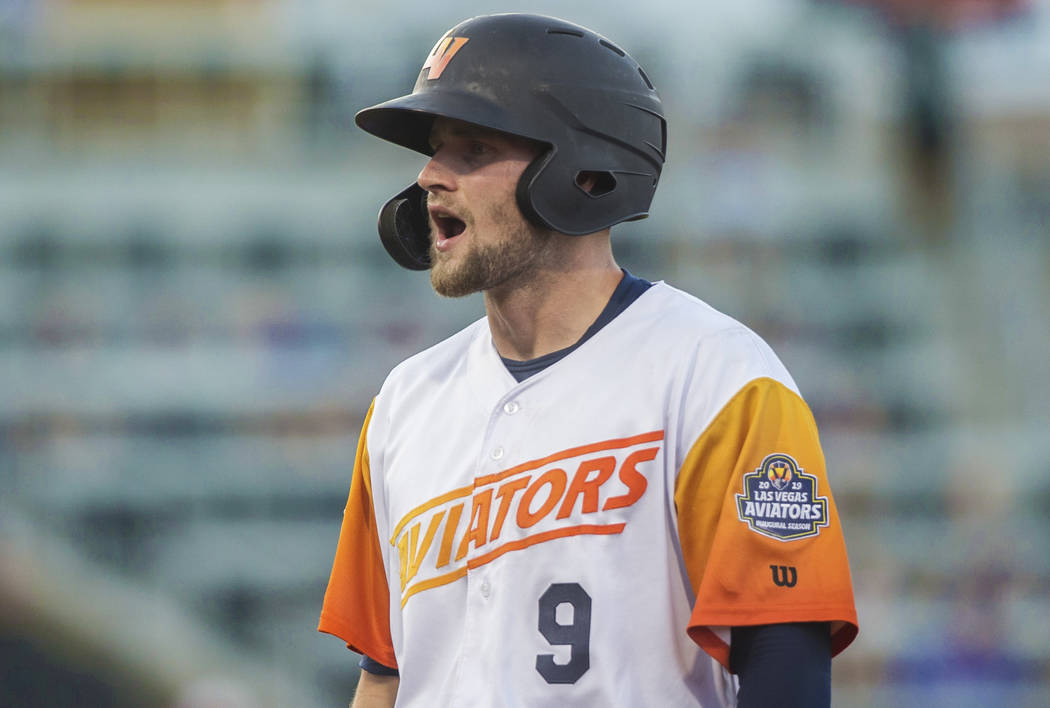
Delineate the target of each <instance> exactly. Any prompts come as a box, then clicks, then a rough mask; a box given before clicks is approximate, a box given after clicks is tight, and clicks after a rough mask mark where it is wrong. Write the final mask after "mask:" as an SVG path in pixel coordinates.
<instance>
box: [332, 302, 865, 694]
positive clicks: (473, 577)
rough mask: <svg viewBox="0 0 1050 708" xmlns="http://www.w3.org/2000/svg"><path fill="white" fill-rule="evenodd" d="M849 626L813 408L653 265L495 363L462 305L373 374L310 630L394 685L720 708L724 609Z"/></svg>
mask: <svg viewBox="0 0 1050 708" xmlns="http://www.w3.org/2000/svg"><path fill="white" fill-rule="evenodd" d="M808 621H829V622H832V627H833V637H832V650H833V652H834V653H837V652H838V651H841V649H843V648H844V647H845V646H846V645H847V644H848V643H849V642H850V641H851V640H852V639H853V637H854V636H855V635H856V632H857V619H856V611H855V609H854V605H853V591H852V587H851V583H850V577H849V568H848V561H847V557H846V548H845V544H844V542H843V539H842V533H841V528H840V525H839V520H838V515H837V512H836V509H835V504H834V500H833V499H832V496H831V492H830V490H829V489H828V483H827V478H826V476H825V470H824V459H823V455H822V453H821V450H820V445H819V441H818V439H817V432H816V427H815V424H814V422H813V418H812V416H811V414H810V412H809V410H808V408H807V406H806V404H805V403H804V402H803V400H802V399H801V398H800V397H799V394H798V392H797V390H796V387H795V384H794V382H793V381H792V379H791V377H790V376H789V375H788V373H787V371H786V370H785V369H784V367H783V365H782V364H781V363H780V361H779V360H778V359H777V358H776V356H775V355H774V354H773V352H772V351H771V350H770V349H769V347H768V346H767V345H766V344H765V343H764V342H763V341H762V340H761V339H760V338H759V337H758V336H757V335H755V334H754V333H753V332H751V331H750V330H748V329H747V328H745V327H744V326H743V325H741V324H740V323H738V322H736V321H734V320H732V319H731V318H729V317H727V316H725V315H723V314H721V313H718V312H716V311H715V310H713V309H712V308H710V307H709V306H707V305H705V304H704V303H702V302H701V301H699V300H697V299H696V298H694V297H692V296H690V295H687V294H685V293H683V292H681V291H679V290H676V289H675V288H673V287H671V286H669V285H666V284H664V283H656V284H655V285H654V286H653V287H651V288H649V290H647V291H646V292H645V293H643V294H642V295H641V296H640V297H639V298H638V299H637V300H636V301H635V302H634V303H632V304H631V305H630V306H629V307H628V308H627V309H626V310H625V311H624V312H622V313H621V314H620V315H619V316H617V317H616V318H615V319H614V320H612V322H610V323H609V324H607V325H606V326H605V327H603V328H602V329H601V330H599V331H598V332H597V333H596V334H595V335H594V336H593V337H591V338H590V339H588V340H587V341H585V342H584V343H583V344H582V345H581V346H580V347H579V348H577V349H576V350H575V351H573V352H571V353H570V354H569V355H568V356H566V357H565V358H564V359H562V360H560V361H558V362H556V363H555V364H553V365H551V366H550V367H548V368H546V369H544V370H543V371H541V372H539V373H537V374H535V375H533V376H531V377H530V378H528V379H526V380H525V381H522V382H521V383H518V382H517V381H515V379H514V378H513V377H512V376H511V375H510V373H509V372H508V371H507V369H506V367H505V366H504V364H503V363H502V361H501V360H500V357H499V354H498V353H497V351H496V350H495V348H494V347H493V344H492V339H491V335H490V332H489V329H488V326H487V321H486V320H485V319H481V320H479V321H477V322H475V323H474V324H472V325H470V326H469V327H467V328H466V329H464V330H462V331H461V332H459V333H458V334H456V335H454V336H452V337H451V338H449V339H447V340H445V341H444V342H441V343H440V344H438V345H436V346H434V347H432V348H430V349H428V350H426V351H424V352H422V353H420V354H418V355H416V356H414V357H412V358H410V359H408V360H407V361H405V362H404V363H402V364H401V365H400V366H398V367H397V368H396V369H394V371H393V372H392V373H391V374H390V376H389V377H388V379H387V380H386V382H385V384H384V385H383V387H382V389H381V391H380V392H379V394H378V395H377V397H376V399H375V401H374V402H373V406H372V409H371V410H370V411H369V415H368V418H367V419H366V421H365V429H364V430H363V432H362V435H361V442H360V444H359V447H358V454H357V460H356V465H355V470H354V475H353V482H352V487H351V491H350V497H349V500H348V503H347V507H346V510H345V513H344V519H343V528H342V532H341V535H340V539H339V545H338V549H337V551H336V558H335V563H334V566H333V569H332V576H331V580H330V583H329V586H328V590H327V592H326V595H325V602H324V607H323V610H322V614H321V622H320V627H319V628H320V629H321V630H322V631H325V632H329V633H331V634H335V635H337V636H339V637H341V638H342V639H343V640H345V641H346V642H347V644H348V645H349V646H350V648H351V649H354V650H355V651H359V652H362V653H365V654H367V655H369V656H370V657H372V658H373V659H375V660H377V661H379V662H381V663H384V664H387V665H389V666H396V667H398V668H399V670H400V675H401V680H400V687H399V689H398V695H397V706H399V707H403V708H424V707H425V708H432V707H434V706H470V707H476V706H485V707H488V706H501V707H512V706H587V707H588V708H591V707H593V706H631V707H637V706H660V707H664V706H687V705H694V706H695V705H699V706H705V707H713V706H729V705H734V704H735V686H734V681H733V679H732V677H731V676H730V674H729V673H728V671H727V666H728V662H729V641H730V632H729V627H732V626H735V625H755V624H768V623H777V622H808Z"/></svg>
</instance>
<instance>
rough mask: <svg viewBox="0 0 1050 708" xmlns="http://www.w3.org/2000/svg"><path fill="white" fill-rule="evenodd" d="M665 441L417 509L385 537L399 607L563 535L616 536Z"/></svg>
mask: <svg viewBox="0 0 1050 708" xmlns="http://www.w3.org/2000/svg"><path fill="white" fill-rule="evenodd" d="M663 437H664V434H663V431H662V430H659V431H655V432H650V433H643V434H641V435H635V436H632V437H629V438H617V439H615V440H605V441H602V442H597V443H593V444H590V445H583V446H580V447H574V448H570V449H568V450H563V451H561V452H556V453H554V454H552V455H548V456H547V457H543V458H540V459H537V460H531V461H529V462H525V463H522V464H520V465H516V466H514V467H511V468H510V469H507V470H503V471H502V472H497V473H496V474H491V475H487V476H484V477H479V478H477V479H476V480H475V481H474V484H473V485H470V486H466V487H461V488H459V489H454V490H452V491H450V492H447V493H445V494H442V495H441V496H438V497H436V498H434V499H431V500H430V501H428V502H426V503H424V504H420V505H419V506H417V507H416V508H415V509H413V510H412V511H410V512H409V513H407V514H406V515H405V516H404V517H403V518H402V519H401V520H400V521H399V522H398V524H397V526H396V527H394V532H393V535H392V537H391V538H390V543H391V544H392V545H393V546H395V547H397V550H398V556H399V559H400V563H401V606H402V607H404V606H405V603H406V602H407V601H408V599H409V598H410V597H412V596H413V595H415V594H416V593H419V592H422V591H424V590H429V589H431V588H435V587H439V586H441V585H445V584H447V583H451V582H454V581H456V580H458V579H459V578H462V577H464V576H465V575H466V574H467V570H468V569H473V568H477V567H479V566H482V565H485V564H486V563H489V562H491V561H493V560H495V559H496V558H498V557H500V556H502V555H503V554H505V553H509V552H512V551H520V550H522V549H525V548H528V547H529V546H533V545H536V544H537V543H544V542H546V541H551V540H554V539H556V538H564V537H566V536H576V535H581V534H598V535H600V534H618V533H621V532H622V531H623V530H624V528H625V526H626V521H624V520H623V519H624V518H625V517H624V515H623V514H622V512H617V510H619V509H626V508H628V507H630V506H632V505H633V504H634V503H635V502H637V501H638V500H639V499H641V497H642V495H643V494H644V493H645V490H646V488H647V487H648V481H647V480H646V477H645V473H646V472H649V471H651V468H653V465H651V464H648V465H647V464H646V463H651V462H652V460H654V459H655V458H656V456H657V455H658V454H659V453H660V446H661V443H662V441H663ZM581 522H586V523H581Z"/></svg>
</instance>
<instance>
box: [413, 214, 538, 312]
mask: <svg viewBox="0 0 1050 708" xmlns="http://www.w3.org/2000/svg"><path fill="white" fill-rule="evenodd" d="M489 223H495V224H503V225H504V226H503V229H504V233H503V235H502V237H501V238H499V239H496V240H495V241H493V242H491V243H478V242H477V238H478V234H474V233H472V234H471V238H472V240H473V243H470V244H464V245H465V246H469V250H466V251H465V252H464V253H462V254H460V258H459V260H458V261H453V260H452V258H451V257H450V256H451V254H446V253H441V252H440V251H438V250H437V249H436V248H434V245H433V244H431V246H430V262H431V264H432V265H431V268H430V284H431V286H433V288H434V291H435V292H436V293H437V294H438V295H443V296H445V297H464V296H466V295H470V294H472V293H476V292H483V291H485V290H492V289H494V288H499V287H506V286H512V285H515V284H522V285H524V284H526V283H527V282H528V281H530V280H531V277H532V276H533V275H534V274H535V273H536V271H538V270H539V269H540V267H542V266H543V265H544V264H546V263H547V262H548V261H549V259H550V254H551V250H552V248H551V246H552V243H553V238H554V234H553V233H552V232H550V231H547V230H545V229H541V228H539V227H536V226H533V225H532V224H530V223H529V222H527V221H526V220H525V219H524V218H523V217H522V216H521V212H520V211H519V210H518V209H517V205H513V206H511V207H509V208H508V206H507V205H499V206H495V207H493V209H492V212H491V214H490V221H489Z"/></svg>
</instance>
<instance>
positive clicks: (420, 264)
mask: <svg viewBox="0 0 1050 708" xmlns="http://www.w3.org/2000/svg"><path fill="white" fill-rule="evenodd" d="M379 240H380V241H382V242H383V247H384V248H386V252H387V253H389V254H390V257H391V258H393V259H394V260H395V261H397V264H398V265H399V266H401V267H402V268H407V269H409V270H428V269H429V268H430V220H429V218H428V216H427V192H426V190H425V189H423V188H422V187H420V186H419V185H418V184H416V183H415V182H413V183H412V184H411V185H410V186H409V187H408V188H406V189H404V190H402V191H401V192H398V193H397V194H396V195H395V196H394V197H392V198H391V199H390V200H389V201H387V203H386V204H384V205H383V208H382V209H380V210H379Z"/></svg>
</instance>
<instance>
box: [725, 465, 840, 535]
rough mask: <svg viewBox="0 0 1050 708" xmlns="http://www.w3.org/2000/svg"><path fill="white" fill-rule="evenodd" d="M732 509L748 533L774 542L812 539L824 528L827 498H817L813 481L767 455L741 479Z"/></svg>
mask: <svg viewBox="0 0 1050 708" xmlns="http://www.w3.org/2000/svg"><path fill="white" fill-rule="evenodd" d="M736 508H737V514H738V515H739V516H740V520H741V521H743V522H745V523H747V525H748V526H749V527H750V528H751V530H752V531H755V532H756V533H760V534H762V535H763V536H769V537H770V538H775V539H777V540H778V541H795V540H797V539H800V538H808V537H809V536H816V535H817V534H818V533H820V529H821V528H823V527H825V526H827V525H828V498H827V497H822V496H819V494H818V491H817V478H816V477H814V476H813V475H811V474H806V473H805V471H804V470H803V469H802V468H801V467H799V466H798V463H797V462H795V459H794V458H793V457H791V456H790V455H785V454H783V453H773V454H772V455H767V456H766V459H764V460H762V464H761V465H759V466H758V468H757V469H756V470H755V471H754V472H749V473H748V474H745V475H744V491H743V493H742V494H737V495H736Z"/></svg>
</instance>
